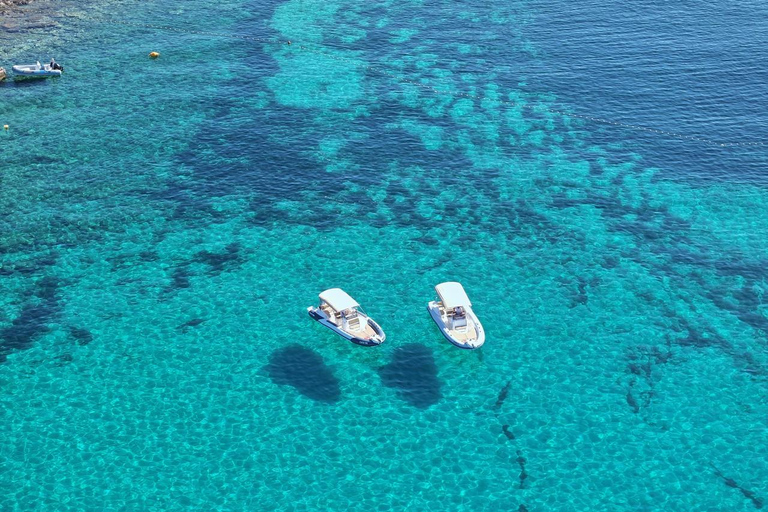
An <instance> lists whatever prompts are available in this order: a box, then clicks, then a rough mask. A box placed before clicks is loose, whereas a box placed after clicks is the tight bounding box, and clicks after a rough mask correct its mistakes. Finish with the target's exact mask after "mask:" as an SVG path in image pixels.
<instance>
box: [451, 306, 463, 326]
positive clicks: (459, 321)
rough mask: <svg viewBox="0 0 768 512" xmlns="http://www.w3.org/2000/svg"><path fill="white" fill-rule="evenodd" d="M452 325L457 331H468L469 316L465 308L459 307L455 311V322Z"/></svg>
mask: <svg viewBox="0 0 768 512" xmlns="http://www.w3.org/2000/svg"><path fill="white" fill-rule="evenodd" d="M451 325H452V326H453V328H454V329H455V330H457V331H461V332H464V331H466V330H467V314H466V312H465V311H464V308H463V307H461V306H458V307H457V308H456V309H454V310H453V321H452V323H451Z"/></svg>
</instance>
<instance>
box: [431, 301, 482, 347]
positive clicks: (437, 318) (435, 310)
mask: <svg viewBox="0 0 768 512" xmlns="http://www.w3.org/2000/svg"><path fill="white" fill-rule="evenodd" d="M465 309H466V313H467V318H468V319H469V320H470V321H471V322H472V323H473V324H474V327H475V329H477V339H475V340H471V341H462V340H459V339H456V338H455V337H454V336H452V335H451V331H450V330H449V329H448V326H447V325H445V322H444V321H443V316H442V315H441V314H440V307H439V306H438V304H437V302H436V301H432V302H429V303H428V304H427V311H429V314H430V316H431V317H432V320H434V322H435V324H437V327H438V328H439V329H440V332H441V333H442V334H443V336H444V337H445V339H447V340H448V341H450V342H451V343H452V344H453V345H455V346H457V347H459V348H463V349H465V350H474V349H476V348H480V347H482V346H483V343H485V330H484V329H483V325H482V324H481V323H480V320H478V319H477V316H475V312H474V311H472V309H471V308H468V307H465Z"/></svg>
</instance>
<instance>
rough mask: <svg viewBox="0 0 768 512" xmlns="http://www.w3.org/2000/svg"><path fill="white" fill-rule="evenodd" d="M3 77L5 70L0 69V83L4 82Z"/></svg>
mask: <svg viewBox="0 0 768 512" xmlns="http://www.w3.org/2000/svg"><path fill="white" fill-rule="evenodd" d="M5 77H6V74H5V69H4V68H0V81H2V80H5Z"/></svg>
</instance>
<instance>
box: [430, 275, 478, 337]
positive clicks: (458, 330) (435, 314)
mask: <svg viewBox="0 0 768 512" xmlns="http://www.w3.org/2000/svg"><path fill="white" fill-rule="evenodd" d="M435 291H436V292H437V296H438V297H439V299H440V300H433V301H431V302H429V303H428V304H427V309H428V310H429V314H430V315H432V320H434V321H435V323H436V324H437V326H438V327H439V328H440V332H442V333H443V336H445V337H446V339H448V341H450V342H451V343H453V344H454V345H456V346H457V347H459V348H466V349H474V348H479V347H481V346H482V345H483V343H485V331H484V330H483V326H482V324H481V323H480V320H478V319H477V316H475V312H474V311H472V303H471V302H470V301H469V297H467V293H466V292H465V291H464V287H463V286H461V284H459V283H456V282H447V283H440V284H438V285H437V286H435Z"/></svg>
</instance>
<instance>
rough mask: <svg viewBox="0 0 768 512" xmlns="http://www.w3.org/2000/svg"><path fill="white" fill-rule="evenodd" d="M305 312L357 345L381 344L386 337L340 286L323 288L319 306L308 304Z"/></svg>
mask: <svg viewBox="0 0 768 512" xmlns="http://www.w3.org/2000/svg"><path fill="white" fill-rule="evenodd" d="M307 312H308V313H309V316H311V317H312V318H313V319H315V320H317V321H318V322H319V323H321V324H322V325H324V326H326V327H327V328H329V329H330V330H332V331H334V332H335V333H336V334H338V335H339V336H342V337H343V338H346V339H348V340H349V341H351V342H352V343H357V344H358V345H364V346H366V347H371V346H374V345H381V344H382V343H384V340H385V339H386V338H387V335H386V334H384V331H383V330H382V329H381V327H379V324H377V323H376V322H374V321H373V320H372V319H371V318H370V317H369V316H368V315H366V314H365V313H364V312H363V311H362V308H360V304H358V303H357V301H356V300H355V299H353V298H352V297H350V296H349V295H348V294H347V292H345V291H344V290H342V289H341V288H331V289H330V290H325V291H324V292H323V293H321V294H320V306H319V307H315V306H310V307H308V308H307Z"/></svg>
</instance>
